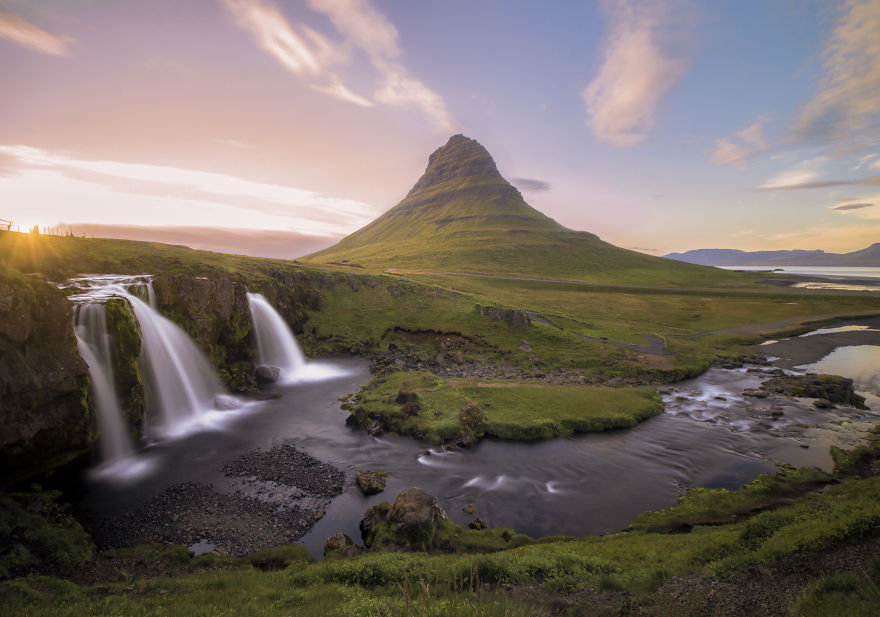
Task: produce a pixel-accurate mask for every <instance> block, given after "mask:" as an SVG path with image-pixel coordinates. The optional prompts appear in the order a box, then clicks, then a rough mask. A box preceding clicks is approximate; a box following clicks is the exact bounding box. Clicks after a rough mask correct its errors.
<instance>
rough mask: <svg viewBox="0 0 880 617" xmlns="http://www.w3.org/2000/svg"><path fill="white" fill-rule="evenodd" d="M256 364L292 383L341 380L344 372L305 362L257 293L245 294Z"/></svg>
mask: <svg viewBox="0 0 880 617" xmlns="http://www.w3.org/2000/svg"><path fill="white" fill-rule="evenodd" d="M247 299H248V306H249V307H250V311H251V320H252V321H253V326H254V334H255V335H256V339H257V350H258V352H259V359H260V364H263V365H266V366H273V367H277V368H278V369H279V378H278V381H279V382H281V383H295V382H302V381H319V380H322V379H333V378H336V377H342V376H344V375H346V374H347V371H345V370H344V369H342V368H340V367H339V366H336V365H333V364H327V363H324V362H307V361H306V358H305V356H303V353H302V351H301V350H300V348H299V345H298V344H297V342H296V338H295V337H294V336H293V332H291V331H290V328H289V327H288V326H287V324H286V323H285V321H284V318H283V317H281V315H280V314H278V311H276V310H275V309H274V308H273V307H272V305H271V304H269V301H268V300H266V298H264V297H263V296H262V295H260V294H258V293H248V295H247Z"/></svg>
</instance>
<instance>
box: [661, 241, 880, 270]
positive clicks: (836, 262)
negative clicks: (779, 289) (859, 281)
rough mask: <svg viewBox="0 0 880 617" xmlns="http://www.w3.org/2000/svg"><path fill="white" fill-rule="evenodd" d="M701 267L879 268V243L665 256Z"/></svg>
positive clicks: (707, 250)
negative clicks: (849, 248) (840, 249)
mask: <svg viewBox="0 0 880 617" xmlns="http://www.w3.org/2000/svg"><path fill="white" fill-rule="evenodd" d="M664 257H666V258H668V259H675V260H677V261H683V262H687V263H692V264H700V265H703V266H777V267H781V266H820V267H821V266H849V267H854V266H856V267H857V266H869V267H875V268H876V267H880V242H876V243H874V244H872V245H871V246H869V247H868V248H864V249H862V250H860V251H853V252H852V253H826V252H825V251H821V250H820V251H804V250H796V251H738V250H734V249H696V250H693V251H687V252H686V253H669V254H668V255H664Z"/></svg>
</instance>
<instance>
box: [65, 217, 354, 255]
mask: <svg viewBox="0 0 880 617" xmlns="http://www.w3.org/2000/svg"><path fill="white" fill-rule="evenodd" d="M58 226H59V227H62V228H63V229H65V230H66V229H68V228H70V229H72V230H73V233H74V235H77V236H79V235H82V234H85V235H86V236H94V237H98V238H123V239H126V240H142V241H145V242H163V243H166V244H182V245H185V246H188V247H190V248H194V249H197V250H201V251H217V252H220V253H233V254H236V255H251V256H253V257H275V258H278V259H292V258H296V257H301V256H303V255H308V254H309V253H314V252H315V251H320V250H322V249H325V248H327V247H329V246H331V245H333V244H334V243H335V242H336V241H337V240H339V239H340V237H341V236H332V237H328V236H313V235H309V234H301V233H298V232H295V231H279V230H275V229H229V228H225V227H162V226H156V225H98V224H94V223H70V224H67V223H61V224H59V225H58Z"/></svg>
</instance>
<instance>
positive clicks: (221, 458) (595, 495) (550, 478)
mask: <svg viewBox="0 0 880 617" xmlns="http://www.w3.org/2000/svg"><path fill="white" fill-rule="evenodd" d="M848 323H850V324H851V323H852V322H848ZM871 323H872V324H874V322H871ZM869 330H871V331H872V332H873V330H872V329H871V328H869ZM841 336H842V335H841V333H840V332H833V333H825V334H823V333H819V334H816V335H814V336H812V337H805V338H800V339H797V340H789V341H781V342H779V343H777V344H774V345H769V346H765V347H761V348H760V349H761V350H762V351H765V352H766V353H768V354H771V355H773V354H776V353H779V354H780V355H781V353H782V351H784V349H785V348H786V347H788V348H796V347H797V345H798V342H799V341H800V344H801V345H806V344H809V345H812V349H814V351H815V349H820V348H821V349H823V350H824V351H823V353H824V355H825V357H824V359H821V358H820V357H816V358H815V360H821V362H822V363H824V364H821V368H822V370H824V371H826V372H837V373H844V374H846V373H847V372H851V371H852V370H853V368H852V367H853V366H854V365H853V364H852V361H851V359H850V356H849V354H848V353H847V352H843V353H838V352H835V351H834V350H839V349H844V348H846V347H850V346H859V345H857V344H854V345H849V344H847V343H848V342H852V343H858V342H859V340H861V339H859V337H860V336H861V337H865V336H867V334H866V333H865V332H860V331H852V332H849V334H847V335H846V336H848V337H849V338H845V339H841ZM833 337H836V338H833ZM826 338H828V339H829V340H831V342H830V343H828V344H827V345H826V346H825V347H816V345H821V343H822V341H823V340H824V339H826ZM834 341H837V342H838V343H841V342H842V343H843V344H834ZM872 341H873V339H872ZM777 345H778V346H779V350H781V351H776V350H774V346H777ZM867 347H870V349H871V350H873V351H872V353H876V351H877V350H880V347H877V346H874V345H867ZM834 353H838V355H839V356H840V358H842V360H841V362H836V361H835V358H834V357H833V356H834ZM858 353H862V352H858ZM802 359H803V358H801V360H802ZM786 361H788V362H789V364H790V363H791V362H793V361H792V360H790V359H787V358H781V359H780V360H779V362H780V363H781V365H784V364H785V363H786ZM321 363H323V364H325V365H330V366H332V367H333V368H334V369H335V371H336V376H335V377H333V378H330V379H325V380H322V381H314V382H304V383H298V384H296V383H294V384H286V385H275V386H271V387H269V388H268V392H269V393H277V394H280V395H281V396H280V398H278V399H275V400H267V401H263V402H259V403H253V404H250V405H248V406H247V407H246V409H243V410H239V411H236V412H235V415H230V417H229V419H228V420H227V421H226V422H224V423H220V424H218V425H217V426H216V427H214V428H210V429H206V430H204V431H202V432H198V433H194V434H190V435H187V436H184V437H181V438H179V439H174V440H169V441H164V442H161V443H157V444H154V445H152V446H150V447H147V448H145V449H143V450H141V451H139V452H138V453H137V454H136V457H137V459H138V461H139V463H140V468H141V469H145V470H146V471H143V472H142V473H141V475H139V476H137V477H130V478H124V479H120V478H113V477H107V476H101V475H99V474H91V475H90V476H89V477H88V478H87V479H86V480H85V485H84V486H83V488H82V493H81V495H82V503H83V504H86V505H87V507H88V509H89V510H90V511H93V512H97V513H99V514H100V515H101V516H105V517H109V518H112V517H114V516H117V515H120V514H122V513H124V512H130V511H133V510H135V509H136V508H138V507H139V506H140V505H141V504H143V503H145V502H147V501H148V500H149V499H151V498H153V497H155V496H156V495H158V494H160V493H161V492H162V491H164V490H165V489H167V488H168V487H169V486H171V485H174V484H179V483H181V482H195V483H199V484H203V485H210V486H212V487H213V490H214V491H216V492H219V493H221V494H228V495H233V494H236V493H238V494H245V495H250V496H251V497H253V496H254V495H256V494H257V493H260V492H261V489H260V487H256V488H255V485H254V482H253V481H250V482H248V481H242V480H241V479H240V478H239V479H235V478H229V477H227V476H225V475H224V474H223V471H222V467H223V465H224V463H225V462H227V461H229V460H232V459H235V458H236V457H238V456H240V455H242V454H243V453H245V452H247V451H249V450H253V449H255V448H262V449H269V448H272V447H273V445H277V444H281V443H290V444H293V445H295V446H296V447H297V448H298V449H300V450H303V451H305V452H308V453H309V454H311V455H312V456H314V457H316V458H318V459H320V460H321V461H324V462H328V463H331V464H333V465H335V466H337V467H338V468H340V469H341V470H343V471H344V472H345V475H346V483H345V488H344V491H343V493H342V494H341V495H339V496H338V497H335V498H333V499H332V500H330V501H329V503H325V504H322V505H321V506H320V508H321V509H322V510H324V511H325V515H324V516H323V518H321V519H320V520H319V521H318V522H317V524H316V525H315V526H314V528H313V529H312V530H311V531H310V532H309V533H308V534H307V535H305V536H304V537H303V538H302V540H301V541H302V542H303V543H304V544H305V545H306V546H307V547H308V548H309V550H310V551H311V552H312V553H313V554H315V555H316V556H317V555H320V553H321V549H322V547H323V544H324V540H325V539H326V538H327V537H328V536H330V535H332V534H333V533H336V532H338V531H343V532H346V533H348V534H349V535H351V536H352V537H353V538H355V539H359V537H360V535H359V531H358V527H357V525H358V521H359V520H360V518H361V517H362V515H363V513H364V511H365V510H366V509H367V508H368V507H370V506H371V505H374V504H376V503H378V502H379V501H382V500H385V499H391V500H393V499H394V497H395V496H396V495H397V493H398V492H399V491H400V490H401V489H403V488H406V487H410V486H420V487H422V488H423V489H425V490H427V491H428V492H429V493H432V494H434V495H435V496H437V497H438V498H439V499H440V501H441V503H442V504H443V506H444V508H445V509H446V511H447V513H448V514H449V515H450V516H451V517H452V518H453V519H454V520H456V521H457V522H459V523H466V522H467V521H468V520H470V518H471V516H470V515H469V514H466V513H465V512H464V511H463V509H464V508H465V507H466V506H467V505H468V504H473V506H474V507H475V508H476V510H477V512H478V513H479V514H480V516H481V518H483V519H484V520H485V521H486V522H487V523H488V524H490V525H492V526H507V527H512V528H514V529H515V530H516V531H519V532H522V533H526V534H529V535H531V536H545V535H555V534H570V535H578V536H583V535H587V534H596V533H607V532H613V531H617V530H620V529H622V528H624V527H626V525H627V524H628V523H629V522H630V521H632V519H633V518H634V517H635V516H636V515H637V514H638V513H640V512H643V511H645V510H649V509H658V508H666V507H669V506H671V505H673V504H674V503H675V502H676V500H677V498H678V497H679V496H680V495H681V494H683V493H684V492H685V491H686V490H688V489H689V488H692V487H698V486H703V487H723V488H730V489H733V488H738V487H740V486H742V485H743V484H745V483H747V482H748V481H750V480H751V479H753V478H754V477H755V476H757V475H758V474H760V473H764V472H773V471H775V470H776V469H777V465H779V464H783V463H789V464H793V465H798V466H816V467H821V468H824V469H830V468H831V464H832V463H831V458H830V456H829V454H828V447H829V445H832V444H836V445H842V446H852V445H855V444H856V443H857V440H858V439H859V438H860V436H861V435H863V434H864V433H863V431H864V430H865V429H867V428H868V427H870V426H871V425H872V424H873V422H875V421H876V420H877V419H878V416H876V415H874V414H873V413H871V412H858V411H856V410H852V409H838V410H835V411H833V412H830V411H826V410H818V409H816V408H814V407H813V406H812V405H811V404H810V401H779V400H774V399H749V398H748V397H744V396H743V395H742V392H743V390H745V389H748V388H753V387H755V386H756V385H758V384H759V382H760V381H761V379H762V378H763V379H765V378H766V377H767V376H766V375H764V374H761V373H759V372H757V371H760V370H763V369H760V368H757V367H753V368H752V372H748V368H749V367H743V368H741V369H736V370H724V369H711V370H710V371H709V372H707V373H706V374H704V375H702V376H700V377H698V378H696V379H693V380H689V381H686V382H682V383H680V384H676V385H675V386H674V387H669V388H665V389H663V388H661V392H662V393H663V398H664V401H665V402H666V413H664V414H662V415H660V416H657V417H654V418H651V419H649V420H647V421H645V422H643V423H641V424H640V425H638V426H637V427H635V428H632V429H626V430H615V431H609V432H605V433H593V434H583V435H576V436H573V437H568V438H558V439H551V440H545V441H537V442H502V441H497V440H484V441H482V442H480V443H479V444H478V445H476V446H475V447H472V448H470V449H464V450H453V451H445V450H443V449H441V448H438V447H432V446H429V445H428V444H425V443H422V442H418V441H415V440H413V439H410V438H406V437H396V436H382V437H379V438H373V437H370V436H369V435H367V434H366V433H365V432H363V431H361V430H358V429H352V428H349V427H347V426H346V425H345V419H346V417H347V414H348V412H346V411H344V410H342V409H340V407H339V401H338V399H339V398H340V397H341V396H343V395H345V394H348V393H351V392H354V391H356V390H357V389H358V387H359V386H360V384H363V383H365V382H366V381H368V380H369V379H370V374H369V370H368V365H367V363H366V361H364V360H362V359H359V358H334V359H324V360H322V361H321ZM319 364H320V363H319ZM803 364H807V363H803ZM855 366H857V367H859V371H858V372H859V381H858V382H857V387H858V388H859V389H861V390H862V391H863V392H865V393H866V394H868V395H869V396H871V397H872V399H871V402H874V401H880V398H878V397H880V379H878V373H880V371H878V367H880V363H873V364H872V365H871V367H870V369H868V368H866V367H865V366H864V364H863V363H862V362H861V361H859V360H857V361H856V364H855ZM786 368H787V369H790V368H792V367H791V366H786ZM868 373H870V374H868ZM805 426H810V427H813V428H804V427H805ZM359 468H368V469H374V470H381V471H384V472H387V473H388V474H389V477H388V484H387V488H386V491H385V492H384V493H382V494H380V495H376V496H372V497H364V496H363V495H361V493H360V492H359V490H358V489H357V487H356V486H355V485H354V482H353V480H354V475H355V473H356V471H357V469H359ZM264 488H266V490H265V491H263V492H264V493H267V494H271V493H272V490H271V488H272V487H264ZM266 499H269V500H270V501H271V499H272V497H271V495H270V497H267V498H266ZM307 505H308V504H307V503H305V504H304V507H305V506H307ZM204 539H206V540H207V541H208V542H210V541H211V538H210V537H206V538H204Z"/></svg>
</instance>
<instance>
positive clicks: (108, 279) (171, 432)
mask: <svg viewBox="0 0 880 617" xmlns="http://www.w3.org/2000/svg"><path fill="white" fill-rule="evenodd" d="M60 287H61V288H62V289H73V290H76V291H77V292H79V293H75V294H73V295H70V296H68V297H69V299H70V300H71V301H72V302H74V303H75V304H78V305H80V306H79V307H78V308H79V310H78V312H77V315H78V319H83V320H87V319H88V320H90V321H89V323H88V325H87V324H86V323H85V322H83V324H82V326H80V324H79V323H78V322H77V336H78V337H80V335H81V334H82V336H81V338H80V341H81V346H80V349H83V348H84V347H85V351H83V352H82V355H83V357H84V358H85V359H86V362H87V363H88V364H89V366H90V367H91V366H92V365H95V366H100V367H106V369H107V370H106V371H104V372H103V373H102V374H101V375H99V376H97V377H95V376H93V377H92V380H93V382H94V384H95V389H94V395H95V406H96V409H98V412H99V414H100V416H99V417H102V418H103V417H105V416H106V426H107V427H108V428H107V429H106V431H107V433H108V435H112V437H109V438H108V441H110V442H111V443H113V444H118V443H122V442H121V441H120V440H119V438H118V437H117V434H118V430H117V428H115V427H116V426H118V427H121V430H122V432H123V433H124V431H125V423H124V422H123V420H122V414H121V411H120V409H119V403H118V399H116V395H115V391H114V382H113V375H112V372H110V341H109V337H108V336H106V332H107V325H106V312H105V306H104V303H105V302H106V301H107V299H108V298H111V297H114V296H117V297H122V298H125V299H126V300H128V302H129V304H130V305H131V308H132V309H133V310H134V314H135V317H136V319H137V321H138V324H139V325H140V329H141V345H142V346H141V364H142V368H143V381H144V397H145V400H144V403H145V405H144V406H145V417H144V420H145V421H144V430H145V432H146V433H147V434H148V435H149V436H150V437H173V436H178V435H181V434H184V433H186V432H188V431H189V430H191V429H192V428H197V427H199V426H203V425H206V424H212V423H213V422H214V421H215V420H216V416H215V415H214V414H212V413H211V412H213V411H228V410H230V409H236V408H238V407H241V403H240V402H239V401H238V400H237V399H235V398H233V397H232V396H229V395H228V394H227V393H226V389H225V388H224V387H223V385H222V384H221V383H220V380H219V379H218V378H217V376H216V375H215V374H214V370H213V368H212V367H211V365H210V364H209V363H208V360H207V359H206V358H205V356H204V354H202V352H201V351H200V350H199V348H198V347H197V346H196V344H195V343H194V342H193V341H192V339H190V338H189V336H187V335H186V333H185V332H184V331H183V330H181V329H180V327H178V326H177V325H176V324H175V323H174V322H172V321H171V320H169V319H166V318H165V317H162V315H160V314H159V313H158V312H157V311H156V309H155V293H154V292H153V284H152V280H151V278H150V277H149V276H146V275H140V276H119V275H100V276H92V277H84V278H78V279H71V280H70V281H66V282H65V283H62V284H61V285H60ZM144 300H147V301H146V302H145V301H144ZM92 320H101V324H102V325H93V324H97V323H98V322H97V321H92ZM98 330H100V331H101V332H103V333H104V338H103V339H100V340H99V339H92V338H91V337H92V336H93V335H92V332H94V331H98ZM87 333H88V334H87ZM95 336H97V335H95ZM96 341H97V342H96ZM87 356H88V357H87ZM104 359H106V362H105V360H104ZM102 370H103V368H102ZM99 383H101V384H103V386H102V387H100V388H99V386H98V384H99ZM105 399H106V400H107V401H109V402H107V403H104V402H103V401H104V400H105ZM101 430H102V433H103V432H104V431H105V424H104V422H103V421H102V425H101ZM124 437H125V438H127V435H125V436H124ZM108 447H109V446H108ZM113 447H114V448H116V446H115V445H114V446H113ZM101 448H102V450H101V451H102V455H104V454H105V452H104V449H103V448H104V445H103V444H102V445H101ZM128 451H129V452H130V451H131V447H130V442H129V449H128ZM107 456H112V457H116V456H124V454H119V453H118V452H116V450H113V452H112V453H111V452H110V451H108V453H107ZM105 458H106V456H105Z"/></svg>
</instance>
